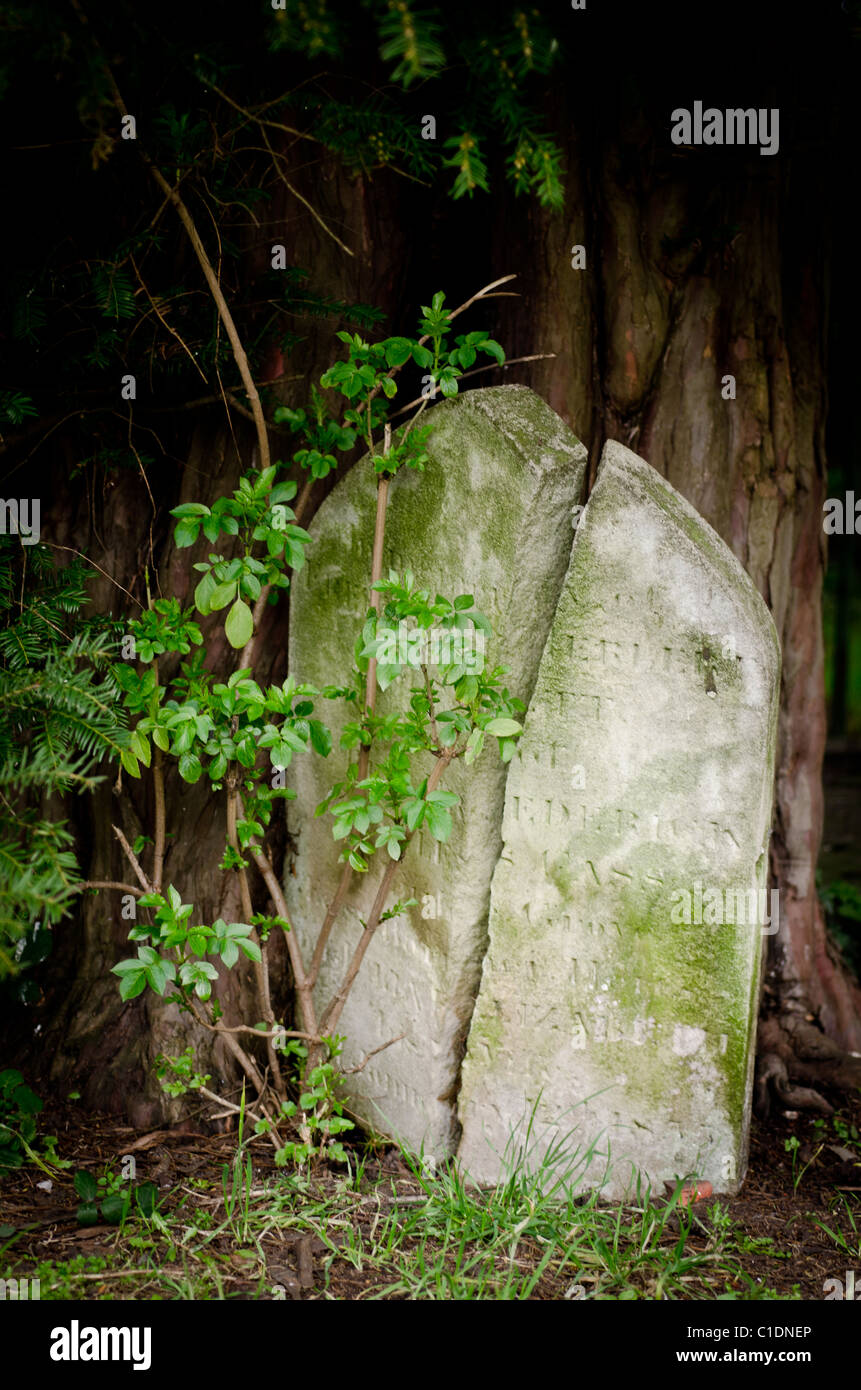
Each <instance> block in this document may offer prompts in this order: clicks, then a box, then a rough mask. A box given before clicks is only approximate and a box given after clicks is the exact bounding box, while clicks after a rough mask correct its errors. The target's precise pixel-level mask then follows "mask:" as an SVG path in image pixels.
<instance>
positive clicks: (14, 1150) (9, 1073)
mask: <svg viewBox="0 0 861 1390" xmlns="http://www.w3.org/2000/svg"><path fill="white" fill-rule="evenodd" d="M41 1109H42V1102H41V1100H40V1099H39V1097H38V1096H37V1095H36V1092H35V1091H33V1090H31V1088H30V1087H29V1086H28V1085H27V1084H26V1082H25V1081H24V1078H23V1076H22V1075H21V1073H20V1072H19V1071H15V1070H14V1069H13V1068H11V1067H7V1068H6V1070H5V1071H0V1169H3V1168H20V1167H21V1165H22V1163H23V1162H24V1157H25V1154H26V1152H27V1147H28V1146H30V1145H33V1144H35V1142H36V1118H35V1117H36V1116H37V1115H38V1114H39V1112H40V1111H41Z"/></svg>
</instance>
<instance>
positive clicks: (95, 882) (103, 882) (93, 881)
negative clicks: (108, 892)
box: [72, 878, 144, 898]
mask: <svg viewBox="0 0 861 1390" xmlns="http://www.w3.org/2000/svg"><path fill="white" fill-rule="evenodd" d="M88 888H116V889H117V890H118V891H119V892H120V893H134V895H135V897H137V898H139V897H140V895H141V893H142V892H143V891H144V890H143V889H142V888H135V887H134V886H133V885H132V884H131V883H115V882H113V880H111V879H101V878H88V879H87V881H86V883H76V884H75V885H74V887H73V890H72V891H73V892H75V893H83V892H85V891H86V889H88Z"/></svg>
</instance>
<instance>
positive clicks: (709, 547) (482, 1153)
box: [459, 443, 780, 1198]
mask: <svg viewBox="0 0 861 1390" xmlns="http://www.w3.org/2000/svg"><path fill="white" fill-rule="evenodd" d="M779 665H780V652H779V645H778V639H777V634H776V631H775V628H774V624H773V622H772V619H771V616H770V614H769V613H768V610H767V608H766V605H765V603H764V602H763V600H762V598H761V597H760V595H759V594H758V592H757V591H756V590H755V588H754V586H753V584H752V582H751V580H750V579H749V577H748V576H747V574H746V573H745V572H744V570H743V569H742V566H741V565H740V564H739V562H738V561H737V560H736V558H735V556H734V555H733V554H732V553H731V551H730V550H729V549H728V548H727V546H726V545H725V544H724V542H723V541H722V540H721V539H720V537H719V536H718V535H717V534H716V533H715V532H714V531H713V530H712V529H711V527H710V526H709V525H708V524H707V523H706V522H705V521H704V520H703V519H702V518H701V517H700V516H699V515H698V514H697V512H696V511H695V510H694V509H693V508H692V507H691V506H690V505H689V504H688V503H687V502H686V501H685V500H684V499H683V498H682V497H680V496H679V494H678V493H676V492H675V490H674V489H673V488H672V487H671V486H670V485H669V484H668V483H667V482H665V480H664V479H663V478H662V477H661V476H660V475H659V474H658V473H656V472H655V471H654V470H653V469H652V468H650V467H649V465H648V464H647V463H645V462H644V461H643V460H642V459H640V458H638V457H637V456H636V455H635V454H633V453H631V452H630V451H629V450H628V449H625V448H623V447H622V446H621V445H619V444H615V443H608V444H607V445H606V447H605V449H604V452H603V456H602V460H601V464H600V467H599V470H598V474H597V480H596V484H595V487H594V488H593V491H592V494H591V497H590V499H589V502H588V504H587V506H586V509H585V511H584V513H583V516H582V519H581V522H580V525H579V528H578V530H577V533H576V540H575V543H574V547H573V551H572V556H571V563H570V567H569V570H568V574H567V576H566V579H565V582H564V585H563V588H562V593H561V595H560V599H559V605H558V608H557V612H556V616H555V618H554V621H553V627H552V630H551V633H550V636H549V639H548V643H547V647H546V650H545V652H544V656H543V658H542V662H541V667H540V670H539V674H538V679H537V682H536V686H535V690H534V694H533V697H532V701H531V704H530V707H529V711H528V713H527V716H526V720H525V730H524V734H523V736H522V737H521V739H520V743H519V752H518V754H517V755H516V756H515V759H514V761H513V762H512V764H511V768H510V771H509V776H508V783H507V788H506V797H505V815H504V823H503V839H504V847H503V850H502V853H501V856H500V860H499V863H498V865H497V868H496V871H495V874H494V878H493V885H492V892H491V909H490V918H489V947H488V953H487V956H486V958H485V961H484V966H483V973H482V979H481V985H480V991H479V995H478V999H477V1003H476V1009H475V1013H474V1016H473V1020H472V1024H471V1029H470V1033H469V1039H468V1048H467V1055H466V1058H465V1062H464V1068H463V1084H462V1089H461V1092H460V1096H459V1115H460V1118H461V1121H462V1125H463V1134H462V1139H461V1144H460V1148H459V1157H460V1160H461V1163H462V1165H463V1167H464V1168H465V1169H466V1170H468V1171H469V1173H470V1174H471V1175H472V1177H473V1178H474V1179H475V1180H476V1181H479V1182H496V1181H497V1180H498V1179H499V1178H500V1176H501V1175H502V1173H503V1172H504V1171H505V1170H506V1167H507V1166H508V1165H509V1164H510V1162H511V1160H512V1158H513V1157H514V1155H515V1154H516V1153H518V1152H520V1153H523V1154H527V1153H528V1160H527V1161H528V1163H529V1166H530V1167H532V1168H533V1169H534V1168H535V1167H537V1165H538V1164H539V1163H540V1162H541V1161H542V1159H543V1158H544V1156H545V1155H550V1156H549V1158H548V1159H547V1167H548V1171H552V1172H553V1174H554V1176H555V1177H557V1178H558V1177H560V1176H563V1175H564V1173H565V1172H566V1171H567V1170H569V1169H570V1172H571V1173H572V1174H576V1175H577V1176H579V1177H580V1178H581V1179H583V1180H584V1181H585V1183H586V1185H588V1186H598V1185H600V1183H601V1181H602V1179H604V1178H605V1176H606V1179H607V1180H606V1186H605V1188H604V1191H605V1195H607V1196H608V1197H612V1198H618V1197H621V1196H623V1195H625V1194H626V1193H629V1192H631V1191H632V1190H633V1187H634V1183H635V1179H634V1171H635V1170H637V1171H640V1172H642V1173H643V1174H645V1175H646V1176H647V1177H648V1179H649V1180H650V1181H651V1182H652V1184H653V1185H656V1186H657V1189H658V1191H660V1190H661V1189H660V1184H661V1183H664V1182H673V1181H674V1180H675V1179H676V1178H677V1177H692V1176H694V1175H696V1176H698V1177H699V1178H701V1179H702V1180H704V1181H709V1182H711V1183H712V1185H713V1188H714V1190H715V1191H716V1192H733V1191H734V1190H736V1189H737V1187H738V1185H739V1183H740V1181H741V1179H742V1177H743V1175H744V1169H745V1166H746V1161H747V1135H748V1123H749V1109H750V1094H751V1079H752V1075H751V1074H752V1067H753V1061H754V1038H755V1028H756V1012H757V1002H758V983H759V972H760V959H761V947H762V942H763V931H773V930H774V929H775V927H776V923H774V922H772V923H771V924H770V925H763V924H766V923H768V919H769V915H770V914H769V911H768V903H767V902H766V901H765V896H766V895H765V887H766V881H767V858H768V855H767V850H768V838H769V833H770V824H771V809H772V788H773V774H774V749H775V738H776V727H777V696H778V678H779ZM530 1116H531V1121H532V1124H531V1129H530V1128H529V1117H530ZM554 1144H555V1145H557V1152H556V1154H555V1155H553V1154H552V1145H554Z"/></svg>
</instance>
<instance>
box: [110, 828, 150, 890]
mask: <svg viewBox="0 0 861 1390" xmlns="http://www.w3.org/2000/svg"><path fill="white" fill-rule="evenodd" d="M111 829H112V830H113V832H114V834H115V835H116V837H117V839H118V840H119V842H120V844H121V845H122V847H123V850H124V852H125V856H126V859H128V861H129V863H130V864H131V866H132V868H133V869H134V871H135V873H136V875H137V880H138V883H140V884H142V885H143V890H144V892H145V893H151V892H152V884H151V883H150V881H149V879H148V878H147V876H146V874H145V873H144V871H143V869H142V868H141V866H140V864H139V863H138V858H137V855H136V854H135V852H134V850H133V849H132V847H131V845H130V844H129V842H128V840H127V839H126V837H125V835H124V834H123V832H122V831H121V830H120V827H119V826H118V825H112V826H111Z"/></svg>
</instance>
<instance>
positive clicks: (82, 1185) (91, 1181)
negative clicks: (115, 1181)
mask: <svg viewBox="0 0 861 1390" xmlns="http://www.w3.org/2000/svg"><path fill="white" fill-rule="evenodd" d="M74 1185H75V1191H76V1192H77V1194H78V1196H79V1197H80V1199H81V1201H82V1202H93V1201H95V1198H96V1193H97V1191H98V1184H97V1183H96V1180H95V1178H94V1177H93V1175H92V1173H84V1172H78V1173H76V1174H75V1177H74Z"/></svg>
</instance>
